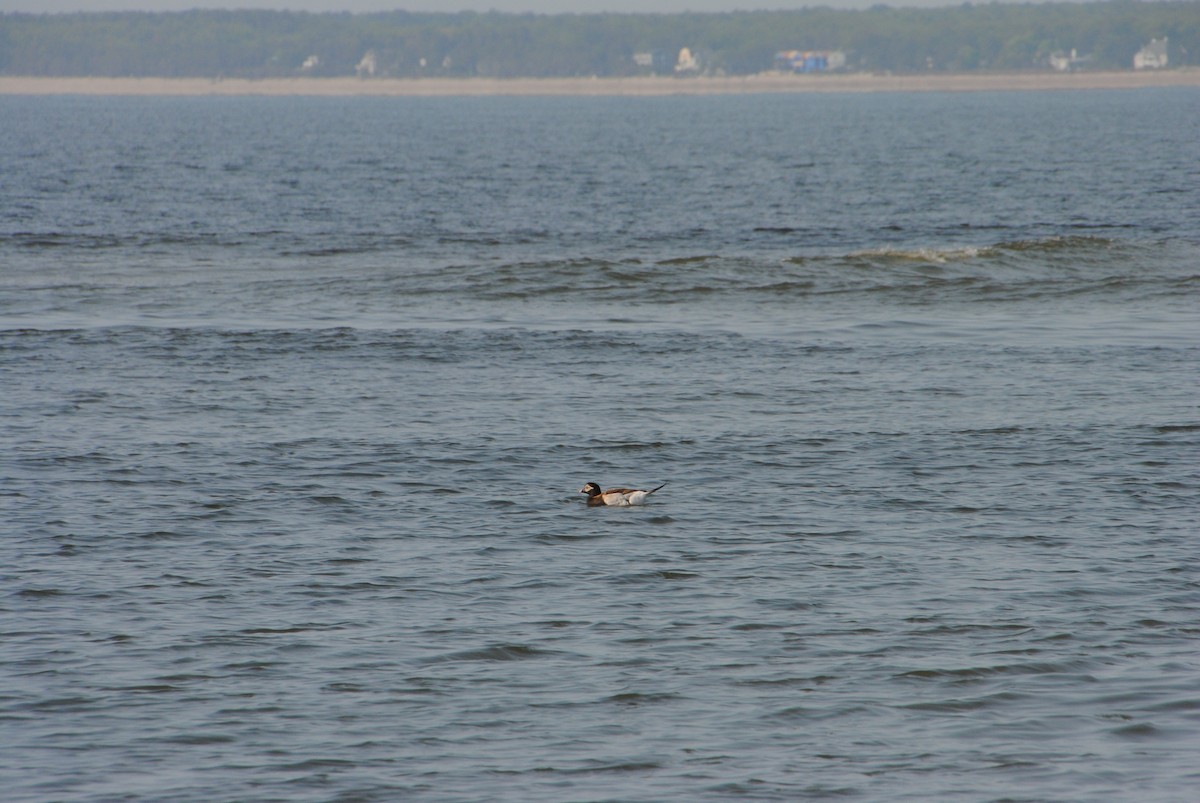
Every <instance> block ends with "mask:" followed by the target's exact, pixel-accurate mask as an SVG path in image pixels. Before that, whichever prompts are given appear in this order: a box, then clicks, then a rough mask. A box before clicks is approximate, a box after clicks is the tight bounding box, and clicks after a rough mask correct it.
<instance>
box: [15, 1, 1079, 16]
mask: <svg viewBox="0 0 1200 803" xmlns="http://www.w3.org/2000/svg"><path fill="white" fill-rule="evenodd" d="M1007 1H1008V2H1020V0H1007ZM1073 2H1095V0H1073ZM961 4H962V0H888V1H887V2H884V3H882V5H888V6H893V7H896V8H916V7H921V8H929V7H938V6H957V5H961ZM874 5H880V2H879V0H592V1H591V2H586V3H579V2H571V0H344V1H339V0H232V1H231V2H221V1H220V0H210V1H209V2H205V1H204V0H0V11H4V12H25V13H44V14H66V13H74V12H102V11H186V10H191V9H278V10H284V9H286V10H291V11H311V12H334V11H350V12H354V13H368V12H378V11H396V10H404V11H426V12H428V11H444V12H457V11H502V12H508V13H539V14H589V13H604V12H618V13H644V14H654V13H659V14H669V13H679V12H684V11H695V12H706V13H715V12H722V11H754V10H798V9H802V8H817V7H828V8H837V9H861V8H869V7H871V6H874Z"/></svg>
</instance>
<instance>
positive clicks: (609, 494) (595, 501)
mask: <svg viewBox="0 0 1200 803" xmlns="http://www.w3.org/2000/svg"><path fill="white" fill-rule="evenodd" d="M663 485H666V483H665V482H664V483H663V484H662V485H660V486H658V488H651V489H650V490H648V491H643V490H640V489H638V488H609V489H607V490H601V489H600V486H599V485H597V484H596V483H594V482H589V483H588V484H587V485H585V486H583V487H582V488H580V489H579V493H581V494H587V497H588V498H587V504H588V507H630V506H632V505H644V504H645V503H646V497H648V496H649V495H650V494H652V493H654V492H655V491H657V490H658V489H659V488H662V487H663Z"/></svg>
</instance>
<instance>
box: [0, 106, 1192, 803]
mask: <svg viewBox="0 0 1200 803" xmlns="http://www.w3.org/2000/svg"><path fill="white" fill-rule="evenodd" d="M0 117H3V118H4V119H5V121H6V122H5V124H4V126H3V127H0V215H2V217H0V381H2V387H3V400H2V401H0V447H2V450H3V457H2V458H0V513H2V515H3V518H4V524H3V526H2V530H3V537H2V539H0V644H2V645H3V649H2V650H0V740H2V741H0V744H2V749H0V782H2V783H3V784H4V788H5V789H6V790H7V791H6V794H5V799H7V800H16V801H42V800H72V801H111V800H178V801H213V800H254V801H258V800H264V801H265V800H288V801H293V800H311V801H331V800H339V801H375V800H378V801H393V800H430V801H432V800H438V801H494V800H505V801H539V800H545V801H559V800H713V801H717V800H722V801H723V800H738V799H752V800H777V801H786V800H800V799H814V800H815V799H839V800H928V799H940V800H1089V801H1093V800H1094V801H1110V800H1133V799H1137V800H1155V801H1184V800H1190V799H1193V798H1194V794H1195V789H1196V788H1198V787H1200V773H1198V771H1197V769H1196V767H1197V762H1196V756H1197V750H1198V748H1200V658H1198V655H1200V650H1198V649H1197V647H1198V645H1200V641H1198V637H1200V624H1198V623H1200V577H1198V571H1200V570H1198V568H1197V567H1198V566H1200V542H1198V540H1197V539H1198V533H1200V504H1198V501H1197V500H1198V493H1200V460H1198V459H1197V458H1198V456H1200V448H1198V447H1200V402H1198V399H1200V383H1198V382H1197V376H1198V375H1200V373H1198V371H1200V140H1197V138H1196V135H1195V132H1196V131H1197V130H1198V129H1200V94H1197V92H1196V91H1195V90H1190V89H1179V90H1144V91H1137V92H1079V93H1018V94H975V95H938V94H927V95H907V96H905V95H889V96H880V97H871V96H824V95H823V96H794V97H766V96H764V97H756V96H746V97H718V98H683V97H681V98H665V99H611V98H610V99H566V98H557V99H536V98H523V99H355V100H334V99H322V100H316V99H298V98H290V99H253V100H251V99H167V98H143V99H86V98H0ZM592 480H594V481H597V482H600V483H601V484H603V485H606V486H613V485H634V486H638V485H640V486H642V487H652V486H653V485H658V484H660V483H662V482H667V485H666V487H665V488H663V489H662V490H661V491H660V492H658V493H657V494H655V495H654V496H653V497H651V502H650V504H648V505H646V506H644V507H640V508H623V509H617V508H587V507H585V506H584V504H583V496H582V495H581V494H579V493H577V491H578V489H579V488H580V487H581V486H582V485H583V483H584V482H587V481H592Z"/></svg>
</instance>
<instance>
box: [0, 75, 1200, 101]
mask: <svg viewBox="0 0 1200 803" xmlns="http://www.w3.org/2000/svg"><path fill="white" fill-rule="evenodd" d="M1170 86H1200V70H1198V69H1180V70H1160V71H1152V70H1145V71H1141V72H1134V71H1120V72H1118V71H1113V72H1076V73H1053V72H1009V73H960V74H946V73H931V74H923V75H875V74H869V73H845V74H837V75H788V74H760V75H751V76H737V77H698V78H674V77H641V78H373V79H359V78H351V77H347V78H266V79H261V80H250V79H243V78H227V79H209V78H99V77H80V78H58V77H55V78H42V77H23V76H0V94H5V95H178V96H186V95H190V96H204V95H229V96H235V95H308V96H331V97H350V96H385V97H386V96H394V97H448V96H485V95H498V96H504V95H509V96H519V95H548V96H549V95H581V96H587V95H594V96H605V95H609V96H629V97H638V96H642V97H654V96H664V95H719V94H734V93H788V92H793V93H803V92H991V91H1019V90H1071V89H1076V90H1078V89H1138V88H1148V87H1170Z"/></svg>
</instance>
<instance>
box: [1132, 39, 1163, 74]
mask: <svg viewBox="0 0 1200 803" xmlns="http://www.w3.org/2000/svg"><path fill="white" fill-rule="evenodd" d="M1166 66H1167V37H1165V36H1164V37H1163V38H1162V39H1151V40H1150V44H1148V45H1146V46H1145V47H1143V48H1142V49H1141V50H1139V51H1138V52H1137V53H1136V54H1134V56H1133V69H1135V70H1161V69H1163V68H1164V67H1166Z"/></svg>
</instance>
